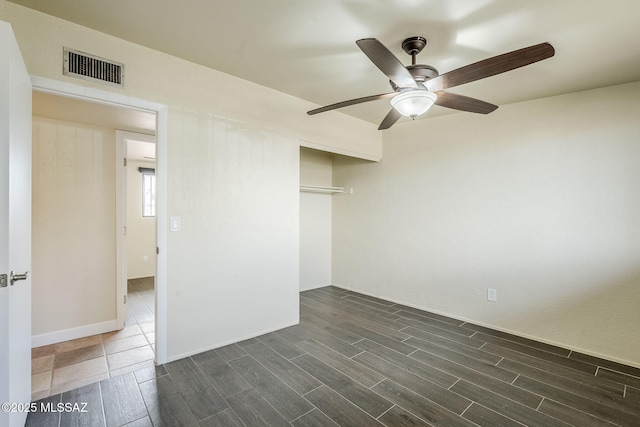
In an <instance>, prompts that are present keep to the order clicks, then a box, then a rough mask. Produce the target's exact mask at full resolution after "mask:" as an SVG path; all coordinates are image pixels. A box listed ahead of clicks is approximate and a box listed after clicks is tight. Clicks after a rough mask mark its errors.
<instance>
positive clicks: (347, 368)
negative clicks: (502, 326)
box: [27, 287, 640, 427]
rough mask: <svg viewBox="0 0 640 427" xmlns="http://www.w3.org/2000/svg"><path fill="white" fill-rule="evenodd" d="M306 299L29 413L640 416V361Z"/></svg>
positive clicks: (591, 421)
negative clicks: (198, 349) (264, 327)
mask: <svg viewBox="0 0 640 427" xmlns="http://www.w3.org/2000/svg"><path fill="white" fill-rule="evenodd" d="M300 301H301V305H300V313H301V322H300V324H299V325H296V326H293V327H290V328H286V329H283V330H280V331H277V332H274V333H270V334H266V335H263V336H260V337H257V338H253V339H250V340H247V341H243V342H239V343H237V344H232V345H229V346H226V347H223V348H219V349H216V350H212V351H208V352H206V353H202V354H198V355H195V356H192V357H188V358H186V359H182V360H178V361H175V362H171V363H168V364H166V365H163V366H158V367H156V368H147V369H142V370H139V371H136V372H132V373H128V374H125V375H122V376H119V377H116V378H110V379H106V380H104V381H102V382H100V383H96V384H92V385H88V386H85V387H82V388H80V389H76V390H72V391H69V392H65V393H62V394H58V395H55V396H51V397H48V398H46V399H43V400H40V401H38V402H36V403H37V405H38V406H43V407H45V408H47V407H48V408H51V407H52V405H57V404H58V403H63V404H66V405H67V406H66V408H69V409H75V410H76V411H75V412H64V411H63V412H36V413H31V414H29V418H28V420H27V425H28V426H58V425H60V426H67V425H75V426H91V427H94V426H103V425H106V426H122V425H127V426H151V425H163V426H173V425H176V426H203V427H204V426H243V425H244V426H269V427H274V426H291V425H293V426H299V427H301V426H336V425H341V426H357V427H362V426H374V425H386V426H420V425H422V426H426V425H434V426H447V427H449V426H473V425H480V426H521V425H530V426H566V425H575V426H611V425H619V426H639V425H640V369H637V368H633V367H629V366H625V365H620V364H617V363H613V362H609V361H606V360H602V359H597V358H594V357H591V356H587V355H584V354H579V353H575V352H571V351H569V350H566V349H563V348H559V347H554V346H550V345H547V344H542V343H538V342H535V341H531V340H527V339H523V338H519V337H516V336H512V335H508V334H505V333H502V332H497V331H494V330H491V329H487V328H483V327H479V326H476V325H472V324H469V323H464V322H461V321H458V320H455V319H451V318H447V317H443V316H439V315H435V314H431V313H427V312H424V311H420V310H416V309H414V308H410V307H406V306H403V305H399V304H394V303H390V302H387V301H383V300H380V299H377V298H372V297H368V296H364V295H360V294H357V293H354V292H349V291H345V290H342V289H338V288H333V287H328V288H321V289H316V290H313V291H307V292H303V293H302V294H301V298H300ZM81 403H86V407H84V408H83V407H82V405H76V404H81ZM47 405H49V406H47ZM54 407H55V406H54ZM81 409H85V410H86V411H85V412H81V411H80V410H81Z"/></svg>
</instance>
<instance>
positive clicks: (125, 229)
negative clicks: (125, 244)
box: [124, 227, 127, 236]
mask: <svg viewBox="0 0 640 427" xmlns="http://www.w3.org/2000/svg"><path fill="white" fill-rule="evenodd" d="M124 235H125V236H126V235H127V227H124Z"/></svg>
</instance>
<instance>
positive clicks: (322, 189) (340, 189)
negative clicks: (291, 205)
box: [300, 185, 344, 193]
mask: <svg viewBox="0 0 640 427" xmlns="http://www.w3.org/2000/svg"><path fill="white" fill-rule="evenodd" d="M300 191H306V192H309V193H344V187H321V186H317V185H301V186H300Z"/></svg>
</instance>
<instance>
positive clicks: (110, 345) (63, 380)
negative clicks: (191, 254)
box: [31, 277, 155, 401]
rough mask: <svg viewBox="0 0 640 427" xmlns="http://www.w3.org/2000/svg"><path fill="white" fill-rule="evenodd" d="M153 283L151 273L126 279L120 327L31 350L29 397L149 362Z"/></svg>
mask: <svg viewBox="0 0 640 427" xmlns="http://www.w3.org/2000/svg"><path fill="white" fill-rule="evenodd" d="M153 287H154V281H153V277H146V278H141V279H132V280H129V283H128V296H127V298H128V301H127V320H126V322H125V327H124V329H122V330H120V331H115V332H108V333H106V334H100V335H93V336H90V337H86V338H79V339H76V340H71V341H65V342H61V343H58V344H52V345H47V346H43V347H37V348H34V349H32V351H31V398H32V400H34V401H35V400H38V399H42V398H44V397H47V396H51V395H55V394H58V393H62V392H65V391H68V390H72V389H75V388H78V387H82V386H85V385H87V384H92V383H96V382H99V381H102V380H104V379H107V378H113V377H116V376H118V375H122V374H124V373H127V372H131V371H136V370H139V369H142V368H146V367H153V366H154V363H153V358H154V342H155V322H154V314H153V312H154V288H153Z"/></svg>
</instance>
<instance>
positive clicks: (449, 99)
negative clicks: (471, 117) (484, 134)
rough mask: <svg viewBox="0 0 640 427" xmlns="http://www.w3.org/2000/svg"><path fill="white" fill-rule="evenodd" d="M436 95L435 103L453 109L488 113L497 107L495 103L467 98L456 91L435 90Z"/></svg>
mask: <svg viewBox="0 0 640 427" xmlns="http://www.w3.org/2000/svg"><path fill="white" fill-rule="evenodd" d="M436 95H438V99H436V102H435V104H436V105H439V106H441V107H447V108H453V109H454V110H461V111H469V112H471V113H480V114H489V113H490V112H492V111H495V110H496V109H497V108H498V106H497V105H493V104H490V103H488V102H484V101H481V100H479V99H475V98H469V97H468V96H462V95H458V94H456V93H449V92H443V91H438V92H436Z"/></svg>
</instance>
